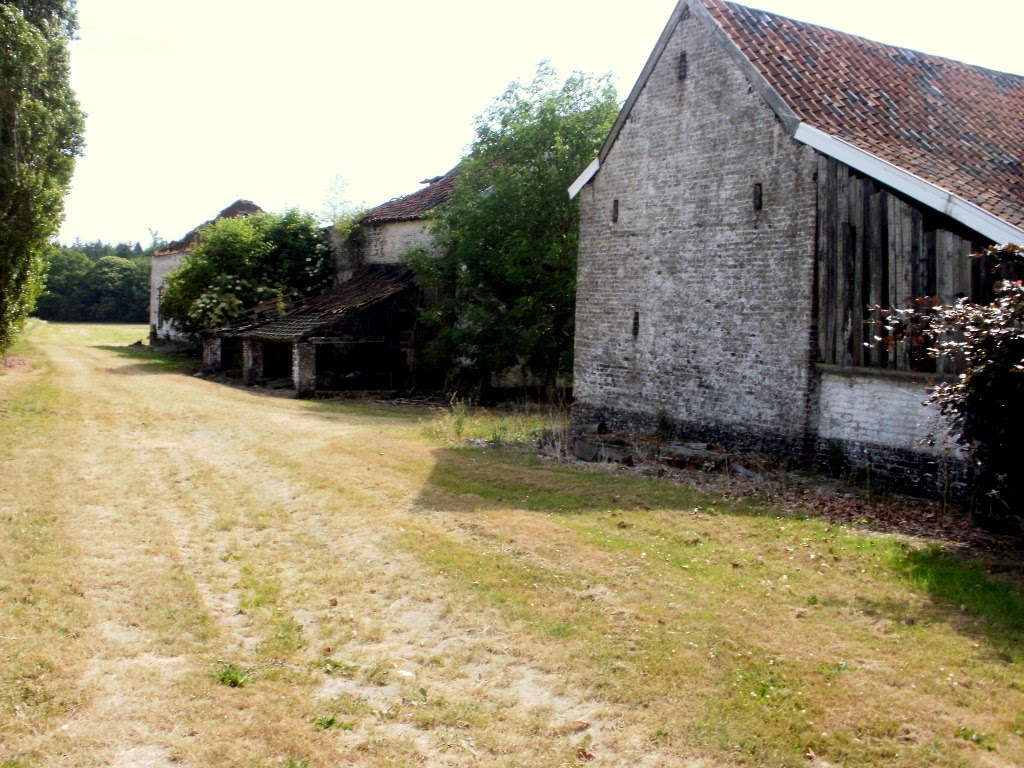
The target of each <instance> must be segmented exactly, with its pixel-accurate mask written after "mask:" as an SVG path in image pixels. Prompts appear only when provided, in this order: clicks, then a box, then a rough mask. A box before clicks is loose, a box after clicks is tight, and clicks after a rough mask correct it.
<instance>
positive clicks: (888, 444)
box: [817, 371, 967, 497]
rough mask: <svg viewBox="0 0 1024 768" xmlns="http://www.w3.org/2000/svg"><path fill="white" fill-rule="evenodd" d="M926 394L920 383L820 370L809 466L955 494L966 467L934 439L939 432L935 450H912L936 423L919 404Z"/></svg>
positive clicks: (932, 411)
mask: <svg viewBox="0 0 1024 768" xmlns="http://www.w3.org/2000/svg"><path fill="white" fill-rule="evenodd" d="M927 395H928V382H927V381H926V380H925V379H924V378H923V377H910V376H900V375H899V374H889V375H884V374H881V375H880V374H878V373H851V372H842V373H835V372H828V371H825V372H823V373H822V374H821V379H820V384H819V387H818V425H817V429H818V441H817V448H818V453H817V464H818V465H819V466H820V467H822V468H824V469H827V470H831V471H833V472H847V471H850V470H854V471H856V472H859V473H862V474H864V475H865V476H867V477H874V478H876V479H877V482H878V483H880V484H884V485H888V486H892V487H895V488H900V489H907V490H916V491H922V492H930V493H934V492H941V493H945V494H947V495H949V496H953V497H959V496H963V495H964V493H965V492H966V488H967V468H966V466H965V463H964V460H963V454H962V452H961V451H960V450H959V449H958V448H957V447H956V446H955V445H953V444H952V442H951V441H949V440H948V439H946V440H943V439H942V438H943V437H944V436H945V434H946V433H945V430H942V429H939V430H938V432H937V437H938V438H939V439H938V444H937V445H935V446H927V445H919V444H918V441H920V440H921V439H923V438H924V437H925V436H926V435H928V433H929V432H930V431H931V430H933V429H935V428H936V427H937V426H940V425H941V417H940V415H939V412H938V409H937V408H935V407H933V406H925V405H924V404H923V401H924V399H925V397H927Z"/></svg>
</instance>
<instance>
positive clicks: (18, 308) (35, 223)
mask: <svg viewBox="0 0 1024 768" xmlns="http://www.w3.org/2000/svg"><path fill="white" fill-rule="evenodd" d="M76 28H77V15H76V12H75V4H74V2H73V0H15V1H14V2H4V3H0V354H3V353H4V352H6V351H7V349H8V348H9V347H10V346H11V344H12V343H13V342H14V339H15V337H16V336H17V334H18V333H19V332H20V330H21V328H22V326H23V325H24V322H25V318H26V317H27V316H28V314H29V313H30V312H31V311H32V308H33V307H34V306H35V301H36V298H37V297H38V296H39V293H40V292H41V291H42V287H43V277H42V275H43V271H44V265H43V252H44V251H45V249H46V245H47V243H48V242H49V240H50V238H51V237H53V236H54V234H56V231H57V227H58V226H59V225H60V221H61V218H62V217H63V214H64V196H65V195H66V194H67V191H68V185H69V184H70V183H71V175H72V173H73V172H74V168H75V157H77V156H78V155H79V154H81V151H82V134H83V130H84V125H83V123H84V120H83V118H84V116H83V114H82V111H81V109H79V106H78V102H77V100H76V99H75V94H74V91H72V89H71V83H70V70H69V61H68V42H69V41H70V40H71V38H72V36H73V35H74V33H75V29H76Z"/></svg>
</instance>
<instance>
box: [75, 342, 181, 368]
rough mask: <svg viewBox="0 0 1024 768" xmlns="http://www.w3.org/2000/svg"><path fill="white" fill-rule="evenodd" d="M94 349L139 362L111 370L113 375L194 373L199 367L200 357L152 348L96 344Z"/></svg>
mask: <svg viewBox="0 0 1024 768" xmlns="http://www.w3.org/2000/svg"><path fill="white" fill-rule="evenodd" d="M93 348H94V349H102V350H105V351H107V352H114V353H116V354H117V355H118V356H119V357H125V358H129V359H131V360H137V361H138V362H137V363H136V364H135V365H123V366H118V367H117V368H111V369H110V372H111V373H120V374H124V375H126V376H138V375H144V374H154V373H192V372H193V371H195V370H196V368H197V367H198V365H199V357H198V356H193V355H183V354H181V353H174V354H169V353H163V352H159V351H157V350H153V349H151V348H150V347H123V346H118V345H113V344H96V345H94V347H93Z"/></svg>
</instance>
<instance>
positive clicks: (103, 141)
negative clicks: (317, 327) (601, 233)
mask: <svg viewBox="0 0 1024 768" xmlns="http://www.w3.org/2000/svg"><path fill="white" fill-rule="evenodd" d="M747 4H749V5H751V6H754V7H758V8H762V9H764V10H768V11H772V12H775V13H780V14H783V15H786V16H790V17H792V18H796V19H800V20H802V21H808V22H811V23H815V24H822V25H825V26H830V27H834V28H836V29H840V30H843V31H845V32H851V33H854V34H859V35H863V36H865V37H870V38H872V39H875V40H880V41H882V42H885V43H890V44H893V45H900V46H904V47H908V48H914V49H916V50H921V51H925V52H927V53H933V54H938V55H942V56H948V57H950V58H954V59H961V60H963V61H968V62H970V63H972V64H980V65H983V66H986V67H990V68H992V69H998V70H1003V71H1007V72H1015V73H1019V74H1024V46H1022V45H1021V43H1020V35H1021V30H1022V29H1024V2H1021V1H1020V0H974V1H973V2H971V3H960V2H958V3H945V2H941V0H843V1H842V2H839V1H838V0H750V1H749V2H748V3H747ZM674 6H675V0H629V2H616V3H612V2H607V1H606V0H518V1H517V2H502V3H497V2H493V0H432V1H431V2H424V1H423V0H376V1H374V0H289V2H282V1H281V0H176V2H147V1H145V0H79V3H78V10H79V17H80V24H81V30H80V32H79V40H78V41H76V42H74V43H73V44H72V81H73V83H74V86H75V90H76V91H77V92H78V96H79V99H80V101H81V103H82V107H83V108H84V109H85V111H86V112H87V113H88V118H87V122H86V143H87V146H86V154H85V157H83V158H80V159H79V161H78V166H77V170H76V173H75V178H74V182H73V188H72V191H71V194H70V195H69V197H68V199H67V202H66V218H65V223H64V226H63V228H62V229H61V235H60V238H61V241H62V242H66V243H70V242H72V241H73V240H74V239H75V238H76V237H77V238H80V239H82V240H83V241H90V240H97V239H101V240H104V241H106V242H117V241H140V242H142V244H143V245H148V244H149V242H150V236H149V231H150V230H153V231H155V232H157V233H158V234H159V235H160V236H161V237H163V238H165V239H167V240H173V239H176V238H178V237H180V236H182V235H183V234H185V232H187V231H188V230H190V229H191V228H192V227H194V226H196V225H197V224H199V223H201V222H203V221H205V220H207V219H209V218H212V217H213V216H214V215H215V214H216V213H217V212H218V211H220V210H221V209H222V208H224V207H226V206H227V205H228V204H229V203H231V202H232V201H234V200H236V199H238V198H247V199H249V200H252V201H254V202H256V203H257V204H258V205H260V206H262V207H263V208H265V209H267V210H272V211H281V210H284V209H285V208H288V207H291V206H298V207H300V208H303V209H305V210H310V211H313V212H317V211H320V210H321V209H322V208H323V206H324V204H325V201H326V200H327V199H328V198H329V196H330V195H331V194H332V189H334V188H335V187H336V186H337V181H336V180H337V179H338V178H339V177H340V178H342V179H344V182H345V185H346V187H347V189H346V192H345V195H344V196H345V197H346V198H348V199H350V200H352V201H354V202H357V203H359V202H362V203H366V204H369V205H377V204H379V203H381V202H384V201H386V200H388V199H390V198H392V197H396V196H398V195H404V194H408V193H409V192H414V191H416V190H417V189H419V188H420V187H419V183H418V182H419V180H420V179H425V178H427V177H430V176H436V175H439V174H441V173H444V172H445V171H447V170H448V169H449V168H451V167H452V166H453V165H455V163H456V162H457V161H458V159H459V157H460V155H461V154H462V153H463V151H464V150H465V148H466V147H467V146H468V145H469V143H470V142H471V141H472V138H473V117H474V115H476V114H479V113H480V112H482V111H483V110H484V109H485V108H486V107H487V106H488V104H489V103H490V102H491V101H492V100H493V99H494V98H495V97H496V96H498V95H499V94H500V93H502V91H503V90H504V89H505V86H507V85H508V83H510V82H512V81H513V80H517V79H529V78H530V77H531V76H532V74H533V72H534V70H535V68H536V65H537V63H538V62H539V61H541V60H542V59H548V60H550V61H551V62H552V63H553V64H554V65H555V66H556V67H557V68H558V69H559V71H560V72H562V73H563V74H564V73H567V72H569V71H571V70H574V69H581V70H584V71H587V72H595V73H603V72H611V73H613V75H614V76H615V79H616V85H617V87H618V88H619V95H620V98H625V97H626V95H627V94H628V92H629V90H630V88H632V86H633V83H634V81H635V80H636V77H637V76H638V75H639V72H640V70H641V69H642V67H643V65H644V62H645V61H646V60H647V56H648V55H649V53H650V51H651V49H652V48H653V46H654V43H655V41H656V40H657V38H658V35H659V34H660V33H661V30H662V28H663V27H664V25H665V22H666V21H667V20H668V17H669V15H670V14H671V12H672V9H673V7H674Z"/></svg>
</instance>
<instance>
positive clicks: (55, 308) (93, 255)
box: [34, 242, 149, 323]
mask: <svg viewBox="0 0 1024 768" xmlns="http://www.w3.org/2000/svg"><path fill="white" fill-rule="evenodd" d="M43 260H44V262H45V265H46V269H47V274H46V291H45V292H44V293H43V294H42V295H41V296H40V297H39V300H38V301H37V302H36V310H35V312H34V315H35V316H36V317H40V318H42V319H44V320H58V321H70V322H102V323H144V322H146V320H147V318H148V315H149V253H148V252H146V251H143V250H142V247H141V246H140V245H139V244H138V243H118V244H116V245H109V244H106V243H101V242H95V243H80V244H78V245H77V246H74V247H65V246H61V245H51V246H50V247H49V248H48V249H47V250H46V252H45V254H44V257H43Z"/></svg>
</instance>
